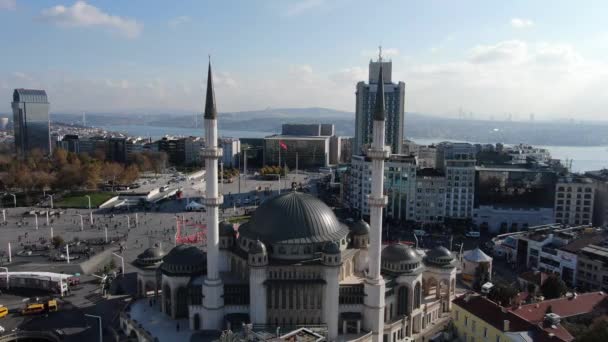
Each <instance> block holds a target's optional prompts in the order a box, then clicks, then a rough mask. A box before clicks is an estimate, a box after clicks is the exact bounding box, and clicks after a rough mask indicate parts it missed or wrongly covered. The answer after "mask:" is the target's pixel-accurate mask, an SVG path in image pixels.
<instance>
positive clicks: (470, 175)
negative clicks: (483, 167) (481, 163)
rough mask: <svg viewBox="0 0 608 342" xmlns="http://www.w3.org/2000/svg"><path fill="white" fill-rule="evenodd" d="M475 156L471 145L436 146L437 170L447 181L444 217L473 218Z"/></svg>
mask: <svg viewBox="0 0 608 342" xmlns="http://www.w3.org/2000/svg"><path fill="white" fill-rule="evenodd" d="M475 156H476V154H475V152H474V149H473V148H472V145H471V144H460V143H458V144H452V143H448V144H444V143H442V144H439V146H438V159H437V160H438V161H439V162H440V166H438V168H439V169H440V170H445V174H446V180H447V196H446V212H445V215H446V217H449V218H454V219H469V218H472V217H473V201H474V199H475V163H476V159H475Z"/></svg>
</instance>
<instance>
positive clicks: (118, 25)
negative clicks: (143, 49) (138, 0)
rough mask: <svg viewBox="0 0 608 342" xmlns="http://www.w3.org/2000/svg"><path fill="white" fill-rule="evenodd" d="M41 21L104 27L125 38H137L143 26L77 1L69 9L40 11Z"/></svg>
mask: <svg viewBox="0 0 608 342" xmlns="http://www.w3.org/2000/svg"><path fill="white" fill-rule="evenodd" d="M41 17H42V19H43V20H45V21H48V22H51V23H53V24H56V25H59V26H64V27H95V26H98V27H104V28H106V29H110V30H112V31H115V32H118V33H120V34H121V35H124V36H125V37H127V38H137V37H138V36H139V35H140V34H141V31H142V29H143V25H142V24H141V23H139V22H137V21H136V20H134V19H130V18H123V17H119V16H115V15H111V14H108V13H105V12H103V11H102V10H100V9H99V8H97V7H95V6H93V5H89V4H88V3H86V2H85V1H77V2H76V3H74V5H72V6H71V7H66V6H63V5H57V6H54V7H51V8H48V9H45V10H43V11H42V16H41Z"/></svg>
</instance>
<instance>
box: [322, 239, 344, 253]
mask: <svg viewBox="0 0 608 342" xmlns="http://www.w3.org/2000/svg"><path fill="white" fill-rule="evenodd" d="M323 253H325V254H330V255H336V254H340V253H342V252H341V251H340V245H338V244H337V243H336V242H335V241H332V242H328V243H326V244H325V247H323Z"/></svg>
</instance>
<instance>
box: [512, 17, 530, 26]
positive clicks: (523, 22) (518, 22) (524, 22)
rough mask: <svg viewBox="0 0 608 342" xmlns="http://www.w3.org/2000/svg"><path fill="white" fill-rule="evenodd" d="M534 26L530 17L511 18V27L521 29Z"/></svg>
mask: <svg viewBox="0 0 608 342" xmlns="http://www.w3.org/2000/svg"><path fill="white" fill-rule="evenodd" d="M532 26H534V22H533V21H532V20H530V19H523V18H513V19H511V27H513V28H516V29H523V28H528V27H532Z"/></svg>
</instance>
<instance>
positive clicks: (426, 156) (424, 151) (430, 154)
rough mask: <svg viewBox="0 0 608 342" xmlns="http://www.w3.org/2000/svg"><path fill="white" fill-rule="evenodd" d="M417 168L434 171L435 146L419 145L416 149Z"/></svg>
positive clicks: (435, 165) (435, 162) (435, 163)
mask: <svg viewBox="0 0 608 342" xmlns="http://www.w3.org/2000/svg"><path fill="white" fill-rule="evenodd" d="M416 156H417V157H418V168H420V169H427V168H430V169H434V168H436V167H437V146H435V145H420V146H418V148H417V154H416Z"/></svg>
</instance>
